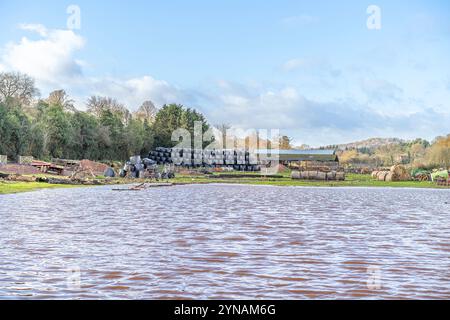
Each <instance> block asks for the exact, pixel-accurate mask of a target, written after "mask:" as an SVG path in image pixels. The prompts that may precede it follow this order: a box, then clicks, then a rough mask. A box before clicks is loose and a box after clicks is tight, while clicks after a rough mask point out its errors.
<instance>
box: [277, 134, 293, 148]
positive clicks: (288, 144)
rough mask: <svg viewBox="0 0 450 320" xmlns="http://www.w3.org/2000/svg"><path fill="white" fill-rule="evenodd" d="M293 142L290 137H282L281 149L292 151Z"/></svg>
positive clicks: (280, 139)
mask: <svg viewBox="0 0 450 320" xmlns="http://www.w3.org/2000/svg"><path fill="white" fill-rule="evenodd" d="M291 141H292V139H291V138H289V137H288V136H281V137H279V144H280V149H281V150H290V149H292V146H291Z"/></svg>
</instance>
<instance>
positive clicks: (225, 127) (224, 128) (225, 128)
mask: <svg viewBox="0 0 450 320" xmlns="http://www.w3.org/2000/svg"><path fill="white" fill-rule="evenodd" d="M214 128H216V129H217V130H218V131H219V132H220V134H221V136H222V137H221V139H222V141H221V142H222V146H223V148H226V147H227V131H228V130H230V129H231V126H230V125H229V124H227V123H221V124H216V125H215V126H214ZM230 138H231V137H230Z"/></svg>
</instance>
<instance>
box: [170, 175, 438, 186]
mask: <svg viewBox="0 0 450 320" xmlns="http://www.w3.org/2000/svg"><path fill="white" fill-rule="evenodd" d="M213 176H214V175H213ZM283 176H284V177H283V178H276V179H274V178H270V177H267V178H261V179H254V178H252V179H245V178H238V179H234V178H233V179H223V178H222V179H214V178H207V177H189V176H177V177H176V178H175V179H174V180H173V182H175V183H198V184H200V183H235V184H251V185H270V186H300V187H393V188H445V187H439V186H437V185H436V184H435V183H433V182H419V181H401V182H387V181H377V180H373V179H372V177H371V176H370V175H361V174H348V175H347V176H346V180H345V181H311V180H292V179H291V178H290V177H289V176H288V175H286V174H283Z"/></svg>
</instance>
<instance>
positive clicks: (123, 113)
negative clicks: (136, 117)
mask: <svg viewBox="0 0 450 320" xmlns="http://www.w3.org/2000/svg"><path fill="white" fill-rule="evenodd" d="M87 111H88V112H90V113H92V114H94V115H95V116H96V117H100V116H101V115H102V113H103V112H104V111H110V112H112V113H114V114H118V115H119V116H120V117H121V120H122V122H123V123H127V122H128V121H129V120H130V118H131V113H130V111H129V110H128V109H127V108H126V107H125V106H124V105H123V104H121V103H119V102H118V101H117V100H116V99H113V98H110V97H99V96H92V97H90V98H89V99H88V102H87Z"/></svg>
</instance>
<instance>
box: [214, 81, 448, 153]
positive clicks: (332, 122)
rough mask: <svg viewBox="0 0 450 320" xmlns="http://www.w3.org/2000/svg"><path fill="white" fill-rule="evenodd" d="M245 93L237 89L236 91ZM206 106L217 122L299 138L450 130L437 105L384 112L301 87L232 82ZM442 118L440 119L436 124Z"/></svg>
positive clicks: (320, 140) (330, 139) (311, 140)
mask: <svg viewBox="0 0 450 320" xmlns="http://www.w3.org/2000/svg"><path fill="white" fill-rule="evenodd" d="M238 91H239V92H240V93H237V92H238ZM210 105H211V107H210V108H208V109H206V113H207V116H208V119H210V121H211V122H212V123H229V124H232V125H233V126H234V127H236V128H241V129H280V130H281V132H283V133H285V134H288V135H290V136H292V137H294V138H295V139H296V142H297V143H307V144H312V145H323V144H325V145H326V144H335V143H342V142H345V141H354V140H358V139H365V138H368V137H371V136H377V137H378V136H380V137H390V136H399V137H402V138H405V139H413V138H416V137H423V138H427V139H432V138H434V137H435V136H437V135H440V134H443V133H444V132H446V131H448V128H445V123H446V122H448V121H450V114H448V113H440V112H437V111H436V110H434V109H428V110H423V109H421V110H422V111H420V112H411V113H407V112H403V113H400V114H398V113H396V114H383V113H381V112H378V111H377V110H376V109H373V108H370V107H369V106H368V105H367V104H361V103H358V102H355V101H353V100H348V99H347V100H342V101H338V100H335V101H320V102H319V101H315V100H311V99H308V98H306V97H305V96H304V95H302V94H301V93H300V92H299V91H298V90H297V89H295V88H293V87H286V88H283V89H280V90H265V91H261V92H260V93H258V94H254V93H253V94H248V95H246V94H242V90H241V89H240V88H238V90H237V91H236V92H233V91H232V90H231V89H230V88H228V91H227V93H226V94H224V95H221V96H220V97H219V98H217V100H214V101H211V103H210ZM435 119H440V121H439V124H434V125H433V123H435Z"/></svg>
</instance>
